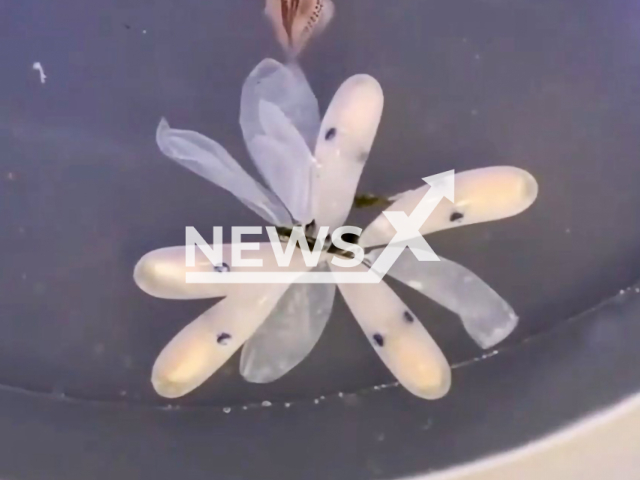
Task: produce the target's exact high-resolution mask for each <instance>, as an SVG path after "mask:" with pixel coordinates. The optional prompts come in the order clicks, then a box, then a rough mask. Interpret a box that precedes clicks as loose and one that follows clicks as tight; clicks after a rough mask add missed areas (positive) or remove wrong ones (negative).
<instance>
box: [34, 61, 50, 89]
mask: <svg viewBox="0 0 640 480" xmlns="http://www.w3.org/2000/svg"><path fill="white" fill-rule="evenodd" d="M31 68H33V69H34V70H35V71H37V72H38V73H39V74H40V83H42V84H44V83H45V82H46V81H47V75H46V74H45V73H44V68H43V67H42V64H41V63H40V62H35V63H34V64H33V67H31Z"/></svg>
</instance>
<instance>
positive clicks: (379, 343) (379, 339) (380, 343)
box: [373, 333, 384, 347]
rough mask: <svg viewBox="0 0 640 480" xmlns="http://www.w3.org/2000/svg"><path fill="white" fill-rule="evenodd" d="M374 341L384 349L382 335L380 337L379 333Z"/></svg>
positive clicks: (374, 337)
mask: <svg viewBox="0 0 640 480" xmlns="http://www.w3.org/2000/svg"><path fill="white" fill-rule="evenodd" d="M373 341H374V342H375V344H376V345H378V346H379V347H384V337H383V336H382V335H380V334H379V333H376V334H374V335H373Z"/></svg>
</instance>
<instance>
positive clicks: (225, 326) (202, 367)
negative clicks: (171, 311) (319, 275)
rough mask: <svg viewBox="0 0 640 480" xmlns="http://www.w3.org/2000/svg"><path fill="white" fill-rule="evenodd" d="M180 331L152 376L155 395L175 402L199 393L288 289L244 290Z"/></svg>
mask: <svg viewBox="0 0 640 480" xmlns="http://www.w3.org/2000/svg"><path fill="white" fill-rule="evenodd" d="M242 287H243V288H242V292H241V293H240V292H236V294H235V295H231V296H229V297H227V298H225V299H223V300H221V301H220V302H219V303H218V304H216V305H215V306H213V307H212V308H210V309H209V310H207V311H206V312H204V313H203V314H202V315H200V316H199V317H198V318H197V319H195V320H194V321H193V322H191V323H190V324H189V325H187V326H186V327H185V328H183V329H182V330H181V331H180V332H179V333H178V334H177V335H176V336H175V337H174V338H173V339H172V340H171V341H170V342H169V343H168V344H167V346H166V347H165V348H164V349H163V350H162V352H161V353H160V355H159V356H158V358H157V359H156V362H155V364H154V365H153V370H152V373H151V383H152V384H153V388H154V389H155V390H156V392H157V393H158V395H161V396H163V397H166V398H177V397H181V396H183V395H186V394H187V393H189V392H191V391H192V390H194V389H195V388H197V387H199V386H200V385H201V384H202V383H203V382H204V381H205V380H207V379H208V378H209V377H210V376H211V375H213V374H214V373H215V372H216V371H217V370H218V369H219V368H220V367H221V366H222V365H224V364H225V362H226V361H227V360H229V358H231V356H232V355H233V354H234V353H235V352H236V351H237V350H238V349H239V348H240V347H241V346H242V345H243V344H244V342H246V341H247V339H248V338H249V337H250V336H251V335H253V333H254V332H255V331H256V329H257V328H258V327H259V326H260V325H261V324H262V322H264V320H265V319H266V318H267V317H268V316H269V313H271V311H272V310H273V308H274V307H275V305H276V304H277V303H278V300H279V299H280V297H281V296H282V295H283V293H284V292H285V291H286V289H287V288H288V287H289V285H285V284H267V285H242Z"/></svg>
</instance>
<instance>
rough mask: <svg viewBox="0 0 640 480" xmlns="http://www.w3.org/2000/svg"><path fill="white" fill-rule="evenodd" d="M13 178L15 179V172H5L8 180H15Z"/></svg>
mask: <svg viewBox="0 0 640 480" xmlns="http://www.w3.org/2000/svg"><path fill="white" fill-rule="evenodd" d="M15 179H16V174H15V173H13V172H9V173H7V180H9V181H10V182H13V181H15Z"/></svg>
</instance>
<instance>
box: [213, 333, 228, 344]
mask: <svg viewBox="0 0 640 480" xmlns="http://www.w3.org/2000/svg"><path fill="white" fill-rule="evenodd" d="M216 340H217V342H218V344H219V345H226V344H227V343H229V340H231V335H229V334H228V333H220V334H219V335H218V337H217V339H216Z"/></svg>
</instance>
